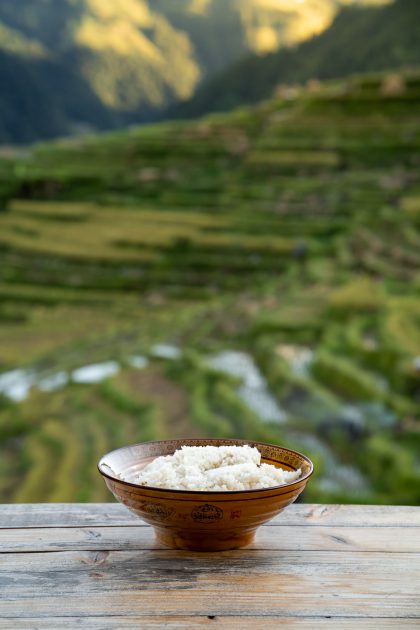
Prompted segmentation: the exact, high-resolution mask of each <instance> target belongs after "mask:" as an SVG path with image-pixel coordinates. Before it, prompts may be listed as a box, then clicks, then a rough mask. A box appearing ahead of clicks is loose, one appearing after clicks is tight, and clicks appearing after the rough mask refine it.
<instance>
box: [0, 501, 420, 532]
mask: <svg viewBox="0 0 420 630" xmlns="http://www.w3.org/2000/svg"><path fill="white" fill-rule="evenodd" d="M275 524H283V525H305V526H306V527H310V526H312V525H323V526H324V527H329V526H340V527H366V526H369V525H373V526H375V527H420V510H419V508H417V507H412V506H384V505H313V504H295V505H290V506H289V507H288V508H287V509H286V510H285V511H284V512H282V513H281V514H279V515H278V516H277V517H276V518H274V519H273V520H272V521H270V523H269V525H275ZM85 525H86V526H91V525H92V526H93V525H98V526H101V525H110V526H111V525H112V526H118V525H122V526H134V527H138V526H139V525H142V521H140V520H139V519H138V517H137V516H135V515H134V514H132V513H131V512H129V511H128V510H127V509H126V508H125V507H124V506H122V505H120V504H119V503H39V504H6V505H1V506H0V528H11V527H16V528H22V527H72V526H75V527H78V526H85Z"/></svg>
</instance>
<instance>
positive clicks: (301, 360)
mask: <svg viewBox="0 0 420 630" xmlns="http://www.w3.org/2000/svg"><path fill="white" fill-rule="evenodd" d="M275 351H276V354H277V355H279V356H281V357H282V358H283V359H284V360H286V361H287V362H288V363H289V366H290V367H291V369H292V370H293V371H294V372H295V373H296V374H297V375H300V376H307V375H308V373H309V371H310V365H311V362H312V360H313V353H312V351H311V350H310V349H309V348H306V347H300V346H291V345H280V346H278V347H277V348H276V349H275ZM182 354H183V353H182V350H181V349H180V348H179V347H178V346H175V345H171V344H156V345H154V346H152V347H151V348H150V350H149V352H148V356H146V355H141V354H135V355H131V356H128V357H127V358H126V359H125V360H124V361H123V362H122V363H120V362H118V361H115V360H109V361H104V362H101V363H92V364H87V365H82V366H79V367H77V368H75V369H73V370H70V371H64V370H59V371H57V372H51V373H50V374H48V375H45V374H40V373H38V372H37V371H36V370H34V369H16V370H13V371H10V372H6V373H3V374H1V375H0V394H3V395H5V396H7V397H8V398H10V399H11V400H13V401H15V402H21V401H23V400H25V399H26V398H27V397H28V395H29V393H30V391H31V389H32V388H33V387H36V388H38V389H40V390H41V391H44V392H53V391H55V390H58V389H61V388H63V387H65V386H66V385H68V384H69V383H70V382H73V383H78V384H84V385H89V384H94V383H99V382H101V381H103V380H105V379H108V378H111V377H113V376H115V375H116V374H117V373H118V372H119V371H120V370H121V369H122V367H123V366H124V365H128V366H130V367H132V368H134V369H139V370H140V369H145V368H146V367H147V366H148V365H149V363H150V360H152V359H159V360H165V361H176V360H178V359H180V358H181V357H182ZM205 362H206V363H207V365H208V366H209V367H211V368H212V369H215V370H217V371H218V372H222V373H224V374H228V375H230V376H234V377H236V378H237V379H238V385H237V390H236V391H237V395H238V396H239V398H240V399H241V400H242V401H243V402H244V403H245V404H246V405H247V406H248V407H249V408H250V409H251V410H252V411H253V412H254V413H255V414H256V416H257V417H259V418H260V420H261V421H264V422H279V423H281V424H284V425H285V427H287V426H288V428H289V437H291V438H293V437H295V439H296V441H298V442H299V444H300V445H301V448H302V449H305V448H306V449H308V450H311V451H312V452H315V453H317V454H318V455H319V456H320V457H321V458H322V461H323V467H324V471H323V474H322V478H321V479H320V480H319V483H320V486H321V488H322V489H323V490H325V491H326V492H334V491H337V492H338V491H343V490H344V491H348V492H351V493H353V494H354V493H356V494H358V495H359V496H360V497H363V496H364V495H365V494H366V493H367V492H368V482H367V481H366V479H365V478H364V477H363V475H362V474H361V473H360V471H359V470H357V469H356V468H354V467H353V466H348V465H343V464H340V462H338V461H337V459H336V457H335V455H334V453H333V451H332V450H331V449H330V448H329V446H328V445H327V444H326V443H325V442H324V441H323V440H322V439H321V438H320V437H319V436H318V435H316V433H315V431H313V432H309V431H308V432H302V431H300V432H299V433H296V434H295V433H294V429H293V426H290V424H288V413H287V410H286V409H285V408H283V407H282V406H281V405H280V403H279V402H278V400H277V399H276V398H275V396H274V395H273V394H272V393H271V392H270V389H269V386H268V383H267V381H266V379H265V377H264V375H263V374H262V372H261V370H260V369H259V367H258V365H257V364H256V362H255V361H254V359H253V357H252V356H251V355H250V354H249V353H246V352H244V351H239V350H231V349H229V350H224V351H221V352H219V353H217V354H213V355H211V356H207V357H206V358H205ZM377 406H378V405H376V406H375V404H374V403H370V404H366V405H365V406H363V405H359V406H356V405H342V407H341V410H340V417H341V419H342V420H343V419H344V421H346V422H348V423H350V424H352V425H354V426H364V425H365V424H366V422H369V418H370V419H372V418H373V420H371V421H372V422H373V423H374V424H376V425H378V424H380V423H381V424H382V426H384V425H389V424H392V422H393V418H392V417H391V416H390V414H389V413H388V414H387V412H386V410H384V409H382V407H381V408H380V409H379V408H378V409H377V408H376V407H377Z"/></svg>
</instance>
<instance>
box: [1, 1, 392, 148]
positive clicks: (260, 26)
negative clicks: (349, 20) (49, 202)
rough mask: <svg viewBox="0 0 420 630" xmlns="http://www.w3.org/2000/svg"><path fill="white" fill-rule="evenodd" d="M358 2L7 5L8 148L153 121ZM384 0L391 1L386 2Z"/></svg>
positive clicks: (4, 135)
mask: <svg viewBox="0 0 420 630" xmlns="http://www.w3.org/2000/svg"><path fill="white" fill-rule="evenodd" d="M348 1H349V0H306V2H304V3H301V2H291V1H289V0H19V2H16V0H0V55H1V58H0V142H2V143H14V142H31V141H34V140H37V139H43V138H49V137H54V136H58V135H69V134H74V133H79V132H81V131H85V130H89V129H93V130H95V129H105V128H113V127H118V126H124V125H129V124H131V123H138V122H144V121H148V120H152V119H153V118H155V117H156V116H157V115H160V114H161V112H162V111H163V110H165V109H166V108H167V107H168V105H171V104H173V103H176V102H178V101H180V100H181V101H182V100H186V99H189V98H190V97H191V96H192V95H193V94H194V92H195V90H196V89H197V87H198V86H199V85H200V84H201V83H202V82H203V81H204V80H205V79H206V78H209V77H210V76H212V75H213V74H214V73H215V72H218V71H221V70H225V69H226V68H227V67H229V66H231V65H232V64H233V63H235V62H237V61H238V60H239V59H241V58H242V57H243V56H247V55H249V53H250V52H256V53H259V54H262V53H265V52H267V51H272V50H277V49H278V48H279V47H280V46H289V45H293V44H295V43H296V42H299V41H302V40H304V39H306V38H308V37H310V36H312V35H314V34H315V33H318V32H321V31H322V30H324V29H325V28H326V27H327V26H328V25H329V24H330V22H331V20H332V19H333V17H334V15H335V12H336V10H337V6H338V5H339V4H343V3H348ZM377 1H384V0H377Z"/></svg>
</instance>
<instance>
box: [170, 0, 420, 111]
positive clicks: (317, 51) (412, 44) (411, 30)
mask: <svg viewBox="0 0 420 630" xmlns="http://www.w3.org/2000/svg"><path fill="white" fill-rule="evenodd" d="M419 22H420V4H419V3H418V2H416V0H396V1H395V2H393V3H391V4H387V5H385V6H371V7H361V6H358V5H351V6H348V7H345V8H342V10H341V11H340V12H339V13H338V15H337V17H336V18H335V20H334V21H333V23H332V24H331V26H330V27H329V28H327V29H326V30H325V31H324V32H323V33H321V34H320V35H319V36H318V37H314V38H312V39H310V40H308V41H305V42H303V43H302V44H300V45H299V46H297V47H294V48H289V49H287V50H280V51H277V52H274V53H271V54H267V55H263V56H261V55H253V56H249V57H248V58H246V59H244V60H242V61H240V62H239V63H238V64H235V65H233V66H232V67H231V68H228V70H225V71H224V72H221V73H220V74H219V75H216V76H215V77H213V78H211V79H210V80H209V81H208V82H206V83H204V84H203V85H202V86H201V87H200V88H199V89H198V90H197V92H196V93H195V94H194V96H193V97H192V98H191V99H190V100H189V101H187V102H186V103H181V104H179V105H176V106H174V108H173V109H171V110H170V111H169V114H168V115H169V117H179V118H189V117H197V116H201V115H203V114H205V113H208V112H214V111H227V110H229V109H233V108H235V107H237V106H239V105H243V104H246V103H254V102H257V101H259V100H261V99H262V98H267V97H269V96H270V95H272V94H273V92H274V91H275V89H276V88H278V87H279V86H281V85H284V84H289V85H290V84H292V85H294V84H296V83H298V84H299V83H300V84H303V83H305V82H306V81H308V80H311V79H330V78H337V77H343V76H348V75H351V74H354V73H360V72H371V71H378V70H390V69H393V68H394V69H398V68H404V67H408V68H409V67H415V66H420V40H419V37H418V24H419Z"/></svg>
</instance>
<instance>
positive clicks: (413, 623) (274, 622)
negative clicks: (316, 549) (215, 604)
mask: <svg viewBox="0 0 420 630" xmlns="http://www.w3.org/2000/svg"><path fill="white" fill-rule="evenodd" d="M261 624H263V625H264V629H265V628H268V629H271V628H272V629H273V630H277V629H278V628H279V627H284V626H286V627H287V628H293V629H296V630H322V629H323V628H336V627H337V624H339V625H340V629H341V630H354V629H355V624H357V628H361V627H363V628H364V629H365V630H378V628H380V629H381V630H396V629H397V628H417V629H418V627H419V621H418V619H383V618H376V619H363V620H362V619H354V618H353V619H348V618H345V617H334V618H333V617H331V618H328V617H321V618H320V617H307V618H301V619H293V618H290V617H264V618H263V617H240V616H231V617H213V616H212V617H208V616H206V615H205V616H199V615H196V616H194V617H185V616H179V617H167V616H162V617H114V616H112V617H54V618H50V619H47V618H45V617H41V618H39V617H38V618H34V617H31V618H26V619H17V618H16V617H9V618H8V619H0V630H10V629H11V628H13V630H29V629H30V630H57V628H60V630H74V628H76V627H77V628H81V629H82V630H139V629H140V628H167V629H169V630H184V629H185V630H190V629H192V630H193V629H194V628H207V629H209V630H210V629H212V628H222V629H224V628H226V629H227V630H256V628H260V627H261Z"/></svg>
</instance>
